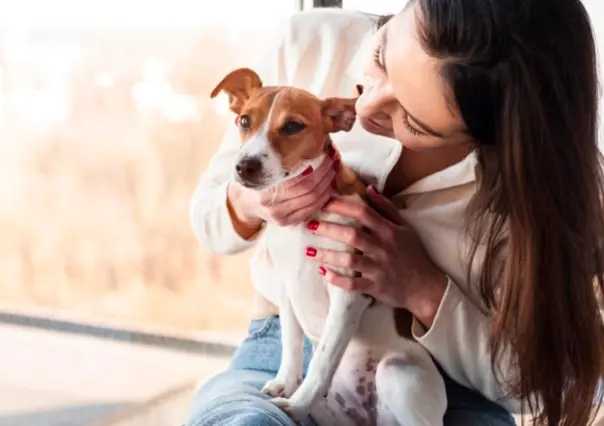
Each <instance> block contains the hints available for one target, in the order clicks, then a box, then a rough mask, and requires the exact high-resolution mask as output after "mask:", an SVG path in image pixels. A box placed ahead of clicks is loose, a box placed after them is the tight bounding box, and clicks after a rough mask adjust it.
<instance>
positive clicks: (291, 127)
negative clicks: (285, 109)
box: [281, 120, 306, 136]
mask: <svg viewBox="0 0 604 426" xmlns="http://www.w3.org/2000/svg"><path fill="white" fill-rule="evenodd" d="M305 128H306V125H304V124H302V123H300V122H298V121H294V120H290V121H288V122H287V123H285V124H284V125H283V126H282V127H281V131H282V132H283V133H285V134H286V135H288V136H292V135H295V134H296V133H300V132H301V131H302V130H304V129H305Z"/></svg>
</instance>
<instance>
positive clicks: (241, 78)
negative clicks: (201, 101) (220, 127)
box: [210, 68, 262, 114]
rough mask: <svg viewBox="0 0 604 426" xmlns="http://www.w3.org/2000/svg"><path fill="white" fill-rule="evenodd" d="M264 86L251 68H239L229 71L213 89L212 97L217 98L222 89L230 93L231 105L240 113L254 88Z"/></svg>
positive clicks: (234, 110)
mask: <svg viewBox="0 0 604 426" xmlns="http://www.w3.org/2000/svg"><path fill="white" fill-rule="evenodd" d="M260 87H262V80H260V77H258V74H256V72H255V71H253V70H251V69H249V68H239V69H236V70H235V71H232V72H231V73H229V74H228V75H227V76H226V77H225V78H223V79H222V81H221V82H220V83H218V85H217V86H216V87H215V88H214V90H212V93H211V94H210V97H211V98H215V97H216V96H217V95H218V94H219V93H220V92H221V91H223V90H224V91H225V92H226V93H227V94H228V95H229V107H230V109H231V111H233V112H234V113H235V114H240V113H241V109H242V108H243V105H244V104H245V102H246V101H247V100H248V99H249V98H250V95H251V93H252V91H253V90H255V89H258V88H260Z"/></svg>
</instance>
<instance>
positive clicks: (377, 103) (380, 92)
mask: <svg viewBox="0 0 604 426" xmlns="http://www.w3.org/2000/svg"><path fill="white" fill-rule="evenodd" d="M393 100H394V96H393V95H392V89H391V88H390V84H388V83H385V82H379V81H376V80H371V79H365V81H364V82H363V93H362V94H361V96H359V99H358V100H357V104H356V109H357V114H359V115H360V116H362V117H370V116H374V115H377V114H379V115H384V114H388V111H389V108H388V107H389V105H391V104H392V102H393Z"/></svg>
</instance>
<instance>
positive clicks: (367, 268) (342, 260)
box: [306, 247, 378, 276]
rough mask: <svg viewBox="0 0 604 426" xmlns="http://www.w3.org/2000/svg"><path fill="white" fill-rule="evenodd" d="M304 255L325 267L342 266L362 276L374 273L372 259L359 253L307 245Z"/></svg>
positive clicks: (374, 267)
mask: <svg viewBox="0 0 604 426" xmlns="http://www.w3.org/2000/svg"><path fill="white" fill-rule="evenodd" d="M306 256H308V257H310V258H312V259H313V260H315V261H317V262H318V263H319V264H321V265H323V266H324V267H327V268H342V269H345V270H349V271H351V272H352V271H354V272H358V273H360V274H363V275H364V276H370V275H374V272H375V271H376V270H377V268H378V267H377V265H376V263H375V261H374V260H373V259H371V258H370V257H367V256H363V255H362V254H361V253H351V252H347V251H336V250H329V249H324V248H315V247H307V248H306Z"/></svg>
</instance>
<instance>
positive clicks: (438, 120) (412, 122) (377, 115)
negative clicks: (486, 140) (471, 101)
mask: <svg viewBox="0 0 604 426" xmlns="http://www.w3.org/2000/svg"><path fill="white" fill-rule="evenodd" d="M439 69H440V63H439V60H438V59H436V58H432V57H430V56H429V55H428V54H427V53H426V52H424V50H423V48H422V45H421V43H420V41H419V35H418V27H417V22H416V13H415V9H414V8H413V7H407V8H405V10H404V11H402V12H401V13H399V14H398V15H396V16H395V17H393V18H392V19H391V20H390V21H389V22H388V24H386V25H385V26H383V27H382V28H381V29H380V30H379V31H378V32H377V34H376V36H375V41H374V51H373V55H372V58H371V61H370V63H369V64H368V65H367V67H366V69H365V81H364V91H363V94H362V95H361V96H360V97H359V99H358V101H357V104H356V107H357V114H358V116H359V120H360V122H361V125H362V126H363V128H365V130H367V131H369V132H371V133H376V134H380V135H383V136H388V137H393V138H395V139H397V140H399V141H400V142H401V143H402V144H403V145H404V146H405V147H407V148H409V149H413V150H431V149H437V148H441V147H444V146H451V145H462V144H466V143H468V142H470V140H471V138H470V137H469V136H468V134H467V133H466V129H465V126H464V123H463V120H462V119H461V117H460V116H459V114H458V113H457V112H456V108H455V106H452V105H450V102H449V101H448V99H449V98H448V96H447V91H446V88H445V85H444V82H443V80H442V78H441V76H440V74H439Z"/></svg>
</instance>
